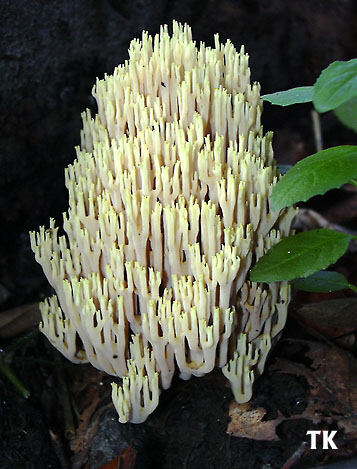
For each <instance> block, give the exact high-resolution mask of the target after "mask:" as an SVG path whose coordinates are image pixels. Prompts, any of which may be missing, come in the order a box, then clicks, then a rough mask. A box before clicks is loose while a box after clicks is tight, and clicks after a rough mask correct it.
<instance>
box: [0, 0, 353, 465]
mask: <svg viewBox="0 0 357 469" xmlns="http://www.w3.org/2000/svg"><path fill="white" fill-rule="evenodd" d="M172 19H176V20H178V21H181V22H187V23H188V24H189V25H190V26H191V27H192V29H193V36H194V39H196V41H197V42H198V43H199V41H205V42H206V44H209V45H213V35H214V33H216V32H219V34H220V38H221V41H225V40H226V39H227V38H230V39H231V40H232V42H233V43H234V44H235V46H236V47H237V48H239V47H240V45H241V44H245V46H246V50H247V51H248V53H249V54H250V65H251V70H252V79H253V80H254V81H259V82H260V83H261V86H262V93H263V94H266V93H270V92H275V91H280V90H284V89H288V88H292V87H295V86H303V85H312V84H313V83H314V82H315V80H316V78H317V77H318V75H319V73H320V71H321V70H322V69H324V68H325V67H327V66H328V64H329V63H331V62H332V61H334V60H349V59H351V58H354V57H355V56H356V50H357V2H356V0H221V1H212V0H207V1H199V0H196V1H194V0H181V1H178V0H171V1H170V0H131V1H125V0H57V1H54V0H30V1H24V0H0V43H1V45H0V77H1V80H0V129H1V130H0V219H1V222H2V223H1V230H0V311H1V310H8V309H10V308H13V307H16V306H22V305H25V304H28V303H31V302H36V301H38V300H39V299H42V298H43V297H44V296H47V295H48V294H49V286H48V283H47V281H46V279H45V276H44V274H43V273H42V270H41V268H40V267H39V266H38V265H37V264H36V262H35V259H34V256H33V253H32V251H31V248H30V243H29V236H28V231H29V230H37V228H38V226H39V225H40V224H42V225H43V224H45V225H48V223H49V218H50V217H54V218H56V220H57V221H58V224H59V225H60V224H61V218H62V215H61V213H62V212H63V211H65V210H66V209H67V193H66V190H65V186H64V167H65V166H66V165H67V164H68V163H70V162H71V161H73V159H74V156H75V152H74V146H75V145H78V144H79V141H80V139H79V133H80V129H81V118H80V113H81V112H82V111H83V110H85V109H86V108H87V107H90V108H93V109H95V103H94V100H93V98H92V97H91V89H92V86H93V84H94V82H95V79H96V77H97V76H99V77H102V76H103V75H104V73H105V72H107V73H111V72H112V71H113V69H114V67H115V66H116V65H118V64H119V63H121V62H123V61H124V60H125V59H126V58H127V49H128V47H129V42H130V40H131V39H132V38H134V37H140V35H141V31H142V29H146V30H148V31H149V32H150V33H152V34H155V33H157V32H158V31H159V27H160V24H163V23H167V24H169V25H170V23H171V22H172ZM311 109H312V107H311V105H310V104H304V105H297V106H292V107H290V108H279V107H274V106H271V105H270V104H265V106H264V114H263V123H264V127H265V130H274V131H275V140H274V147H275V153H276V157H277V160H278V161H279V162H280V163H282V164H294V163H295V162H296V161H297V160H299V159H301V158H303V157H305V156H307V155H309V154H311V153H313V152H314V151H315V145H314V134H313V129H312V122H311V115H310V113H311ZM321 126H322V132H323V142H324V147H325V148H327V147H329V146H333V145H339V144H357V137H356V134H354V133H353V132H351V131H348V130H346V129H345V128H344V127H343V126H342V125H341V124H340V123H339V122H338V120H337V119H336V118H335V116H334V114H333V113H327V114H325V115H322V116H321ZM328 201H329V198H328V197H327V198H325V199H323V201H322V202H321V201H320V203H322V204H327V203H328ZM0 314H1V313H0ZM23 316H24V315H23ZM35 329H36V327H35ZM295 329H296V328H295ZM32 333H33V331H32ZM304 338H305V337H304ZM20 340H22V339H21V338H20ZM8 342H9V341H8ZM10 342H11V341H10ZM281 343H283V341H281ZM11 345H12V344H11V343H7V342H6V341H5V344H0V353H1V352H2V350H1V348H4V349H5V350H6V351H7V352H8V346H9V347H11ZM294 353H295V352H294ZM282 356H284V357H286V356H287V353H286V351H285V349H284V350H283V352H282ZM26 360H28V361H26ZM31 360H32V361H31ZM46 360H47V363H46ZM51 361H52V362H51ZM58 363H60V364H62V365H61V367H60V366H58ZM0 364H1V363H0ZM11 366H12V367H13V370H14V371H15V374H17V375H18V376H19V377H20V379H21V380H22V381H23V382H24V383H25V385H26V386H27V387H28V388H29V389H30V391H31V398H30V399H29V400H24V399H23V398H22V397H21V396H20V395H19V394H18V392H17V391H16V390H15V388H14V387H13V386H12V385H10V384H9V382H8V381H7V380H6V379H5V378H4V376H3V374H1V373H0V466H1V467H4V468H17V467H24V468H25V467H26V468H34V469H37V468H39V467H41V468H42V467H52V468H53V467H55V468H57V467H61V468H67V467H70V466H69V464H68V465H67V463H66V462H63V461H62V460H61V458H64V459H66V458H67V459H68V460H69V459H70V457H71V452H70V449H69V445H68V442H66V441H67V440H66V438H65V437H64V436H63V435H64V434H65V430H64V428H65V424H64V423H63V415H64V411H63V409H64V404H63V402H61V389H62V388H63V386H64V387H66V386H68V387H69V386H70V385H72V383H73V382H74V381H75V380H76V379H79V378H80V377H81V376H82V378H81V379H82V380H83V381H84V382H85V383H87V381H88V373H89V374H90V373H96V375H95V376H96V380H97V381H98V382H100V384H102V383H101V381H100V380H101V379H102V377H101V375H100V374H99V373H98V372H95V371H94V370H93V369H92V368H91V367H89V368H82V369H81V373H79V368H78V366H73V367H71V366H70V364H69V363H68V362H66V361H64V360H62V361H61V358H59V353H57V352H55V350H54V349H53V347H51V346H50V345H49V344H48V342H47V340H45V338H44V337H43V336H42V335H40V336H35V337H33V338H32V339H31V340H30V341H28V342H27V343H26V344H25V345H24V346H21V347H20V348H19V347H18V348H17V349H16V352H15V353H14V354H13V360H12V363H11ZM91 370H92V371H91ZM62 372H63V373H64V374H65V375H66V373H67V383H65V384H63V382H62V381H63V379H62V378H61V376H62V375H61V373H62ZM216 376H217V374H213V377H211V376H209V377H207V379H206V377H205V378H204V379H203V378H202V379H200V380H195V379H193V380H191V381H190V382H189V383H183V382H181V381H179V383H176V384H175V385H174V386H173V387H172V389H171V390H170V391H168V392H167V393H164V394H163V397H162V399H161V403H160V407H159V411H158V413H156V414H155V415H156V417H155V415H154V417H152V418H151V419H149V421H148V423H147V424H145V425H143V426H133V427H131V426H129V425H125V426H123V425H121V426H120V425H119V424H118V423H117V416H116V414H115V413H114V411H113V410H112V406H111V404H108V405H109V411H110V412H111V413H109V414H108V416H107V419H103V420H102V422H101V427H100V431H98V438H100V437H103V438H104V439H105V438H107V439H108V438H109V439H110V438H112V440H113V441H114V443H113V448H112V449H113V451H114V453H113V455H112V456H111V457H114V456H115V455H116V454H119V453H120V451H121V449H120V451H119V447H120V445H121V444H122V440H121V439H120V438H124V437H123V436H121V432H122V433H123V432H127V434H126V436H125V438H124V440H123V441H124V443H125V444H124V446H123V447H124V448H125V447H127V446H128V445H131V444H132V442H133V441H134V446H136V447H140V442H138V440H140V439H142V441H143V442H144V443H143V445H144V446H145V445H147V448H146V449H145V448H144V449H141V450H140V451H139V456H140V454H141V455H142V454H143V455H145V454H150V452H154V453H155V457H154V459H152V460H153V461H160V460H162V459H163V458H164V457H165V458H166V459H165V461H166V466H163V467H170V469H172V468H174V467H180V468H181V467H185V465H186V466H187V467H192V468H194V467H238V466H237V465H235V464H236V463H234V461H240V462H239V464H240V466H239V467H244V469H246V468H248V467H249V468H254V469H256V468H257V467H267V466H266V465H267V464H269V467H274V468H277V467H280V465H279V464H280V462H281V461H286V460H287V458H288V457H289V456H290V455H291V454H292V453H293V452H294V451H295V449H296V447H297V446H298V445H299V444H300V442H301V438H302V437H301V435H304V434H305V430H306V428H305V427H304V425H305V424H304V425H302V426H301V428H300V430H299V431H300V433H298V432H296V435H297V436H296V438H295V437H294V434H295V433H294V431H292V430H291V428H290V430H289V431H285V432H284V434H285V437H286V438H288V440H283V441H282V442H278V443H270V442H268V443H266V442H259V441H258V442H257V441H254V440H248V439H238V438H232V439H231V440H230V439H229V442H230V443H229V444H231V449H232V457H231V456H229V458H228V456H227V455H226V456H225V457H226V459H224V458H223V456H222V452H223V453H224V451H223V450H222V448H226V446H227V439H226V435H225V431H226V428H227V419H228V404H229V401H230V400H231V399H232V397H231V394H230V391H229V390H228V388H227V387H226V384H225V382H224V380H223V381H222V378H219V379H218V378H216ZM274 376H275V375H274ZM274 376H273V377H272V375H271V374H269V370H268V371H266V373H265V375H264V376H263V377H262V380H261V381H259V382H260V384H259V386H261V388H263V391H264V392H265V394H264V393H263V394H264V395H266V396H268V397H267V401H269V402H273V401H274V399H275V400H276V399H277V398H279V399H280V398H281V401H282V402H283V404H284V406H286V405H288V404H289V402H290V401H291V402H292V404H291V406H292V410H291V411H290V413H294V412H295V411H294V405H295V403H299V402H300V403H301V402H303V399H305V397H304V396H305V394H306V393H308V391H307V388H308V386H305V385H304V386H303V385H302V384H301V383H300V381H299V379H298V378H296V377H291V376H290V378H289V376H288V377H287V375H282V376H281V377H280V378H279V377H278V379H276V376H275V377H274ZM103 379H104V380H105V379H106V380H107V382H106V385H105V386H99V384H98V387H100V389H101V390H103V391H102V392H106V393H107V394H108V390H109V389H110V387H109V383H110V381H111V378H110V377H107V378H103ZM274 380H275V381H274ZM289 380H290V381H289ZM216 381H217V382H216ZM61 382H62V385H61ZM61 386H62V387H61ZM284 386H285V388H284ZM284 389H285V391H286V389H289V392H288V393H287V394H286V393H285V394H284V392H285V391H283V390H284ZM301 389H303V391H301ZM300 394H301V396H303V397H301V396H300ZM261 395H262V393H261V392H259V391H258V392H257V396H261ZM287 395H288V396H289V397H288V398H287V397H286V396H287ZM80 396H82V395H80ZM299 396H300V397H299ZM106 398H107V401H105V402H107V403H109V402H110V396H109V394H108V395H107V396H106ZM289 399H290V401H289ZM77 401H78V402H81V399H77ZM89 401H90V395H89ZM83 402H84V401H83ZM171 402H172V407H171ZM175 403H176V404H175ZM287 403H288V404H287ZM83 405H84V404H83ZM289 405H290V404H289ZM175 406H176V407H175ZM84 408H86V407H85V405H84ZM160 409H161V410H160ZM167 409H171V410H170V412H171V414H170V415H171V417H170V419H169V424H170V425H171V426H167V425H166V420H167V419H166V416H165V415H166V414H165V413H166V412H168V413H169V411H168V410H167ZM172 409H173V410H172ZM194 412H196V413H195V414H194ZM295 413H297V412H295ZM172 415H173V416H174V417H172ZM218 415H221V416H222V417H221V418H222V420H219V419H217V416H218ZM103 422H104V423H103ZM155 422H156V423H155ZM187 422H189V430H188V427H187ZM164 424H165V425H166V426H165V425H164ZM103 425H107V427H105V428H106V430H105V428H104V429H103V428H102V426H103ZM306 425H311V423H309V422H307V423H306ZM113 426H114V427H115V428H114V430H113V429H112V427H113ZM307 428H311V426H308V427H307ZM51 432H52V433H51ZM131 432H132V434H133V435H134V436H132V434H131ZM150 432H151V433H150ZM160 432H161V433H160ZM147 434H149V437H148V436H147ZM50 435H51V437H50ZM53 435H54V436H53ZM108 435H109V437H108ZM145 435H146V436H145ZM227 438H228V437H227ZM294 438H295V440H296V441H295V440H294ZM61 439H62V443H61ZM203 439H204V444H203V443H202V441H203ZM289 439H290V440H291V441H290V440H289ZM61 445H62V446H61ZM103 445H104V443H103V442H101V441H99V442H97V441H96V440H95V441H94V443H93V447H92V450H91V451H92V453H93V454H94V456H93V455H92V456H91V459H92V460H95V461H96V460H97V459H98V464H94V463H93V464H92V465H91V467H93V468H94V467H100V465H101V464H103V462H106V461H109V460H110V457H109V456H108V455H107V456H106V458H104V457H103V455H102V453H100V451H102V450H103V447H104V446H103ZM190 445H191V446H192V445H193V446H194V447H195V448H196V449H195V450H192V451H193V453H194V454H193V455H192V456H190V458H191V459H190V460H189V459H187V458H188V457H189V456H186V453H187V452H188V453H187V454H189V453H190V451H191V449H190ZM228 447H229V446H227V448H228ZM120 448H121V447H120ZM72 449H73V448H72ZM103 451H104V450H103ZM115 451H116V452H115ZM227 451H228V450H227ZM227 451H226V452H227ZM230 451H231V450H229V455H230ZM96 452H97V453H98V454H97V453H96ZM217 455H218V459H217ZM79 456H80V453H78V452H77V453H76V456H75V457H77V458H78V457H79ZM320 456H321V459H320V460H322V457H323V455H322V454H321V455H320ZM318 457H319V456H318V455H317V456H316V454H315V453H314V458H316V461H319V462H320V460H319V459H318ZM195 458H196V459H195ZM204 458H206V459H204ZM219 458H221V459H219ZM227 458H228V459H227ZM259 458H260V459H259ZM39 461H41V462H39ZM188 461H189V462H188ZM204 461H206V466H205V463H204ZM72 462H73V461H72ZM196 463H197V464H196ZM263 463H264V465H263V466H261V465H260V464H263ZM71 467H74V468H76V467H80V466H79V463H78V466H76V465H75V464H74V463H73V464H72V466H71ZM137 467H155V469H156V468H158V467H159V465H158V464H156V463H154V465H153V466H150V464H149V463H148V464H147V465H145V464H144V463H142V465H141V466H140V464H138V465H137ZM299 467H301V468H306V467H312V466H311V464H307V463H306V464H305V466H299Z"/></svg>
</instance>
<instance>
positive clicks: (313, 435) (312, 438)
mask: <svg viewBox="0 0 357 469" xmlns="http://www.w3.org/2000/svg"><path fill="white" fill-rule="evenodd" d="M306 435H310V441H311V443H310V449H316V439H317V435H321V430H309V431H307V432H306Z"/></svg>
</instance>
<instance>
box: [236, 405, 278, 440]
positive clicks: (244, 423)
mask: <svg viewBox="0 0 357 469" xmlns="http://www.w3.org/2000/svg"><path fill="white" fill-rule="evenodd" d="M265 414H266V410H265V409H263V408H262V407H258V408H256V409H254V408H252V407H251V404H250V403H249V402H247V403H246V404H238V403H237V402H235V401H233V402H232V403H231V405H230V406H229V416H230V418H231V421H230V423H229V425H228V428H227V433H230V434H231V435H233V436H237V437H240V438H250V439H253V440H266V441H277V440H279V437H278V436H277V434H276V433H275V430H276V427H277V426H278V425H279V423H280V422H282V420H283V419H284V418H283V417H282V416H281V417H279V418H277V419H274V420H267V421H265V422H262V419H263V417H264V416H265Z"/></svg>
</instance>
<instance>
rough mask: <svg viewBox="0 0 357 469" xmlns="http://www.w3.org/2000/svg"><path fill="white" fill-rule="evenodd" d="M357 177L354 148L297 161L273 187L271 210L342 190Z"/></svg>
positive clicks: (337, 149)
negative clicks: (331, 190) (343, 186)
mask: <svg viewBox="0 0 357 469" xmlns="http://www.w3.org/2000/svg"><path fill="white" fill-rule="evenodd" d="M355 177H357V146H355V145H342V146H338V147H332V148H328V149H327V150H322V151H319V152H318V153H315V154H314V155H311V156H308V157H307V158H305V159H303V160H301V161H299V162H298V163H297V164H296V165H295V166H294V167H293V168H292V169H291V170H290V171H288V172H287V173H286V174H285V176H283V177H282V178H281V179H280V181H279V182H278V184H277V185H276V186H275V187H274V189H273V193H272V197H271V203H272V209H273V210H274V211H276V212H277V211H278V210H280V209H282V208H284V207H288V206H289V205H292V204H294V203H296V202H300V201H306V200H308V199H310V197H313V196H314V195H318V194H324V193H325V192H327V191H328V190H330V189H334V188H338V187H341V186H342V185H343V184H345V183H347V182H348V181H350V180H351V179H353V178H355Z"/></svg>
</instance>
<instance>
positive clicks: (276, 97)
mask: <svg viewBox="0 0 357 469" xmlns="http://www.w3.org/2000/svg"><path fill="white" fill-rule="evenodd" d="M313 93H314V87H313V86H300V87H299V88H291V89H290V90H286V91H278V92H277V93H271V94H265V95H263V96H262V100H263V101H269V102H270V103H272V104H277V105H278V106H291V105H292V104H298V103H308V102H310V101H312V96H313Z"/></svg>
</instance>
